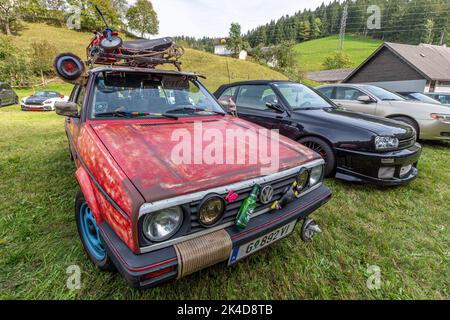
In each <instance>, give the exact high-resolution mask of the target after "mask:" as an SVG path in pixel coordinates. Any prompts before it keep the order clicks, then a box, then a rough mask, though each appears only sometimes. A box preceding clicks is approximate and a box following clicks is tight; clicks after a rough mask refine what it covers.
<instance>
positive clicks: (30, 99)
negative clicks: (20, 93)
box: [25, 96, 48, 103]
mask: <svg viewBox="0 0 450 320" xmlns="http://www.w3.org/2000/svg"><path fill="white" fill-rule="evenodd" d="M47 99H48V98H45V97H35V96H31V97H28V98H26V99H25V102H26V103H44V101H45V100H47Z"/></svg>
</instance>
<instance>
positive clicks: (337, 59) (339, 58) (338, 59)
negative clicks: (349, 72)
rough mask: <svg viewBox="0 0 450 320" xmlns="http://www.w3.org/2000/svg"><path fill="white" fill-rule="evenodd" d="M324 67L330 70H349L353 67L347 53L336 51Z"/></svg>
mask: <svg viewBox="0 0 450 320" xmlns="http://www.w3.org/2000/svg"><path fill="white" fill-rule="evenodd" d="M323 65H324V66H325V67H326V68H327V69H329V70H333V69H340V68H348V67H350V66H351V65H352V61H351V59H350V56H349V55H348V54H346V53H345V52H343V51H336V52H335V53H334V54H333V55H331V56H329V57H326V58H325V61H324V62H323Z"/></svg>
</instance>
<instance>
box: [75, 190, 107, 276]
mask: <svg viewBox="0 0 450 320" xmlns="http://www.w3.org/2000/svg"><path fill="white" fill-rule="evenodd" d="M75 219H76V222H77V229H78V234H79V236H80V239H81V242H82V243H83V247H84V250H85V251H86V253H87V255H88V256H89V258H90V259H91V260H92V262H93V263H94V264H95V265H96V266H98V267H99V268H100V269H101V270H105V271H112V270H114V265H113V264H112V261H111V259H110V258H109V256H108V253H107V252H106V250H105V247H104V245H103V240H102V237H101V233H100V229H99V227H98V224H97V221H95V218H94V215H93V214H92V211H91V209H90V208H89V206H88V204H87V202H86V200H85V198H84V196H83V194H82V193H81V192H79V193H78V195H77V198H76V201H75Z"/></svg>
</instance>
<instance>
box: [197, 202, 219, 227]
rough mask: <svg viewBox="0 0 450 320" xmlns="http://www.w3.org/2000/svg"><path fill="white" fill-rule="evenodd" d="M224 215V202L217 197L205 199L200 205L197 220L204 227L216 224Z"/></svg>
mask: <svg viewBox="0 0 450 320" xmlns="http://www.w3.org/2000/svg"><path fill="white" fill-rule="evenodd" d="M224 213H225V202H224V201H223V199H222V198H220V197H218V196H213V197H210V198H207V199H206V200H205V201H203V203H202V204H201V205H200V209H199V210H198V220H199V221H200V223H201V224H202V225H203V226H204V227H210V226H212V225H214V224H216V223H217V222H218V221H219V220H220V218H222V216H223V214H224Z"/></svg>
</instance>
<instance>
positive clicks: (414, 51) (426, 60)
mask: <svg viewBox="0 0 450 320" xmlns="http://www.w3.org/2000/svg"><path fill="white" fill-rule="evenodd" d="M384 48H386V49H388V50H390V51H391V52H393V53H394V54H395V55H397V56H398V57H399V58H400V59H402V60H403V61H404V62H405V63H407V64H408V65H410V66H411V67H412V68H413V69H415V70H416V71H417V72H419V73H420V74H421V75H422V76H424V77H425V78H426V79H428V80H439V81H450V48H448V47H446V46H436V45H429V44H420V45H417V46H415V45H409V44H400V43H391V42H386V43H384V44H383V45H382V46H381V47H380V48H379V49H378V50H377V51H375V52H374V53H373V54H372V55H371V56H370V57H369V58H368V59H367V60H366V61H364V62H363V63H362V64H361V65H360V66H359V67H358V68H356V69H355V70H354V71H353V72H352V73H351V74H350V75H348V77H347V78H346V79H345V81H347V80H349V79H350V78H351V77H352V76H353V75H354V74H356V73H358V71H359V70H361V69H362V68H364V66H365V65H366V64H367V63H368V62H370V61H371V60H373V59H375V58H376V57H377V55H378V54H379V53H380V52H381V51H382V49H384Z"/></svg>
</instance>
